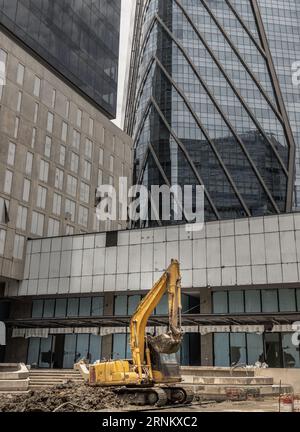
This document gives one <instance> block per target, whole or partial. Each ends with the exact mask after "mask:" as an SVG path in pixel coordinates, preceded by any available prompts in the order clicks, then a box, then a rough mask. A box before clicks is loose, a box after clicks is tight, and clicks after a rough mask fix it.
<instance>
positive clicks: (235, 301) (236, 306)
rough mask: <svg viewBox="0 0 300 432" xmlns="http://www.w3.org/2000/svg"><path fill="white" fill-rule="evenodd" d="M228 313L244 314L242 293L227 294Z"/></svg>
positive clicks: (232, 292) (231, 292)
mask: <svg viewBox="0 0 300 432" xmlns="http://www.w3.org/2000/svg"><path fill="white" fill-rule="evenodd" d="M229 312H230V313H243V312H244V293H243V291H230V292H229Z"/></svg>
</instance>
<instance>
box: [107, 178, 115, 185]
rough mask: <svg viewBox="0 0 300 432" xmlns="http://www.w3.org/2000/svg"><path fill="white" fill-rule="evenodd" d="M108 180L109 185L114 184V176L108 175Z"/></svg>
mask: <svg viewBox="0 0 300 432" xmlns="http://www.w3.org/2000/svg"><path fill="white" fill-rule="evenodd" d="M108 182H109V184H110V185H111V186H113V184H114V178H113V177H112V176H108Z"/></svg>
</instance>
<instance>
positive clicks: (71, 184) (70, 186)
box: [66, 175, 77, 198]
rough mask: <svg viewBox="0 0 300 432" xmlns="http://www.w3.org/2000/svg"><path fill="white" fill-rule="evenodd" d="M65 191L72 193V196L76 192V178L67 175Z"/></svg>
mask: <svg viewBox="0 0 300 432" xmlns="http://www.w3.org/2000/svg"><path fill="white" fill-rule="evenodd" d="M66 190H67V193H68V194H69V195H72V196H73V197H74V198H75V197H76V193H77V179H76V178H75V177H73V176H71V175H68V176H67V189H66Z"/></svg>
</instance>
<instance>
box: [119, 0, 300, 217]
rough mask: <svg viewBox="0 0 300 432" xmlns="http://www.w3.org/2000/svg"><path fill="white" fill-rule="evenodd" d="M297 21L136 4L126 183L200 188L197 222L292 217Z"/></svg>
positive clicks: (223, 6)
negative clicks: (130, 165)
mask: <svg viewBox="0 0 300 432" xmlns="http://www.w3.org/2000/svg"><path fill="white" fill-rule="evenodd" d="M283 3H284V4H283ZM270 4H272V8H269V6H270ZM283 10H285V13H281V12H282V11H283ZM287 10H288V12H287ZM297 12H299V5H297V4H296V2H295V1H290V2H289V5H288V7H287V4H286V2H282V1H281V2H280V1H274V2H273V1H272V2H270V1H267V0H262V1H257V0H254V1H249V0H242V1H240V0H239V1H229V0H224V1H223V0H222V1H208V0H200V1H197V2H195V1H190V0H164V1H162V0H150V1H144V2H138V4H137V13H136V26H135V38H136V44H135V46H134V49H133V54H132V64H133V65H134V66H132V68H131V71H132V72H131V86H130V89H129V96H128V105H127V115H126V130H127V132H129V134H131V135H132V136H133V138H134V149H135V156H134V158H135V161H134V162H135V163H134V181H136V182H137V183H139V184H143V185H145V186H147V187H149V188H150V187H151V185H153V184H156V185H162V184H170V185H174V184H179V185H181V186H184V185H186V184H194V185H195V184H201V185H203V186H204V188H205V219H206V220H207V221H208V220H216V219H217V220H218V219H231V218H240V217H247V216H248V217H251V216H261V215H268V214H278V213H282V212H286V211H287V212H289V211H291V210H292V208H293V206H294V200H295V194H294V186H295V153H296V145H298V146H299V148H300V140H299V135H297V131H296V123H297V116H299V113H297V99H296V96H295V95H293V96H292V95H291V93H292V91H291V86H292V72H291V60H292V59H293V56H294V60H296V59H297V56H296V52H297V50H298V51H299V48H297V46H296V43H297V40H298V39H297V34H298V32H299V30H298V27H297V25H298V24H299V20H298V24H297ZM298 17H299V15H298ZM289 29H291V33H288V32H289ZM286 47H288V49H286ZM285 60H288V61H287V63H286V64H285V63H284V61H285ZM293 132H294V133H293Z"/></svg>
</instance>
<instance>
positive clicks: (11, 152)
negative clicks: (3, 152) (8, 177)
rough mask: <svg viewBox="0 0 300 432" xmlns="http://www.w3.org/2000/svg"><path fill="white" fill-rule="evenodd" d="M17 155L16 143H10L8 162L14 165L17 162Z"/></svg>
mask: <svg viewBox="0 0 300 432" xmlns="http://www.w3.org/2000/svg"><path fill="white" fill-rule="evenodd" d="M15 155H16V145H15V144H14V143H12V142H10V143H9V145H8V155H7V164H8V165H11V166H14V164H15Z"/></svg>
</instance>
